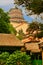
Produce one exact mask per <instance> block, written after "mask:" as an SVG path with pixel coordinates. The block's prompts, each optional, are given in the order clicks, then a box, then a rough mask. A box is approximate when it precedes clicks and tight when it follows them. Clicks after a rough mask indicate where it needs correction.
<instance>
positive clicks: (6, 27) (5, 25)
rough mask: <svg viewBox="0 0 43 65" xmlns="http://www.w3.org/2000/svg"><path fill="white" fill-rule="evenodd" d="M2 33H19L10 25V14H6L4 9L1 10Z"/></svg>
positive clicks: (0, 24) (0, 26) (0, 27)
mask: <svg viewBox="0 0 43 65" xmlns="http://www.w3.org/2000/svg"><path fill="white" fill-rule="evenodd" d="M0 33H14V34H16V33H17V32H16V30H15V29H14V28H13V26H12V25H11V24H10V21H9V16H8V14H7V13H5V12H4V11H3V10H2V9H0Z"/></svg>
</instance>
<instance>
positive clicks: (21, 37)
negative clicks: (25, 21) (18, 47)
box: [17, 29, 25, 40]
mask: <svg viewBox="0 0 43 65" xmlns="http://www.w3.org/2000/svg"><path fill="white" fill-rule="evenodd" d="M18 34H19V35H18V36H17V37H18V38H19V39H20V40H22V39H23V38H24V35H25V34H24V32H23V30H22V29H21V30H19V32H18Z"/></svg>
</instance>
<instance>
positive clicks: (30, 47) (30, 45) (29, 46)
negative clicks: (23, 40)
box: [25, 43, 40, 53]
mask: <svg viewBox="0 0 43 65" xmlns="http://www.w3.org/2000/svg"><path fill="white" fill-rule="evenodd" d="M25 48H26V50H28V51H31V52H34V53H37V52H40V49H39V46H38V44H37V43H27V44H25Z"/></svg>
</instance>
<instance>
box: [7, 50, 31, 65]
mask: <svg viewBox="0 0 43 65" xmlns="http://www.w3.org/2000/svg"><path fill="white" fill-rule="evenodd" d="M6 64H7V65H30V64H31V57H30V56H29V55H27V54H26V53H25V52H21V51H16V52H14V53H13V54H11V55H10V56H9V59H8V60H7V63H6Z"/></svg>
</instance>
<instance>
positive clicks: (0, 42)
mask: <svg viewBox="0 0 43 65" xmlns="http://www.w3.org/2000/svg"><path fill="white" fill-rule="evenodd" d="M0 46H24V44H23V43H22V42H21V41H20V40H18V39H17V38H16V36H15V35H14V34H0Z"/></svg>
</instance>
